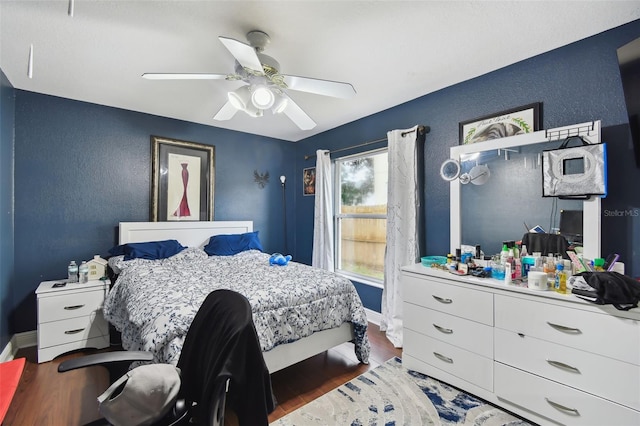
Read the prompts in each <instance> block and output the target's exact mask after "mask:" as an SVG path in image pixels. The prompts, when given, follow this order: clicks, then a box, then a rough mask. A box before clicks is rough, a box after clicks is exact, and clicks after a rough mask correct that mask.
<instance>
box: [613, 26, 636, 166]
mask: <svg viewBox="0 0 640 426" xmlns="http://www.w3.org/2000/svg"><path fill="white" fill-rule="evenodd" d="M617 53H618V65H619V67H620V78H621V80H622V88H623V90H624V99H625V103H626V106H627V114H628V115H629V128H630V130H631V141H632V143H633V152H634V156H635V160H636V166H638V167H640V118H639V117H640V38H637V39H635V40H633V41H632V42H629V43H627V44H625V45H624V46H622V47H620V48H619V49H618V51H617Z"/></svg>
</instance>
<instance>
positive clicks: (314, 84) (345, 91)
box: [283, 75, 356, 99]
mask: <svg viewBox="0 0 640 426" xmlns="http://www.w3.org/2000/svg"><path fill="white" fill-rule="evenodd" d="M283 77H284V82H285V83H286V85H287V87H288V88H289V89H291V90H298V91H300V92H308V93H315V94H316V95H324V96H332V97H334V98H342V99H349V98H352V97H354V96H355V94H356V91H355V89H354V88H353V86H352V85H351V84H349V83H341V82H339V81H330V80H319V79H316V78H307V77H297V76H295V75H284V76H283Z"/></svg>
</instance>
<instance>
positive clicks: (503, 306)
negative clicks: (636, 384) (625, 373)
mask: <svg viewBox="0 0 640 426" xmlns="http://www.w3.org/2000/svg"><path fill="white" fill-rule="evenodd" d="M495 304H496V311H495V321H496V327H497V328H502V329H505V330H509V331H514V332H516V333H522V334H524V335H526V336H532V337H536V338H539V339H542V340H547V341H549V342H554V343H559V344H561V345H565V346H569V347H572V348H575V349H580V350H584V351H588V352H591V353H594V354H599V355H603V356H607V357H610V358H614V359H617V360H620V361H624V362H628V363H631V364H635V365H640V322H638V321H634V320H631V319H625V318H620V317H615V316H613V315H609V314H605V313H603V314H600V313H596V312H590V311H586V310H582V309H576V308H573V307H570V306H557V305H552V304H548V303H541V302H535V301H531V300H523V299H520V298H516V297H509V296H503V295H498V294H496V295H495Z"/></svg>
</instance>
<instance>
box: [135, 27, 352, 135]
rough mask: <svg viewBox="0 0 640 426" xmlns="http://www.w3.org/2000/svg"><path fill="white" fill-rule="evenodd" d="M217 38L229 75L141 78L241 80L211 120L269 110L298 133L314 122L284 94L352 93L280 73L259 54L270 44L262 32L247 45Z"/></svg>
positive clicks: (339, 85) (274, 63) (337, 84)
mask: <svg viewBox="0 0 640 426" xmlns="http://www.w3.org/2000/svg"><path fill="white" fill-rule="evenodd" d="M218 38H219V39H220V41H221V42H222V44H223V45H224V46H225V47H226V48H227V49H228V50H229V52H231V54H232V55H233V57H234V58H235V60H236V63H235V70H234V71H235V72H234V73H233V74H208V73H145V74H142V77H143V78H146V79H149V80H228V81H243V82H244V83H246V84H245V85H243V86H242V87H240V88H239V89H237V90H235V91H232V92H229V93H228V94H227V96H228V100H227V102H226V103H225V104H224V105H223V106H222V108H220V110H219V111H218V112H217V113H216V115H215V116H214V117H213V118H214V119H215V120H229V119H231V118H232V117H233V116H234V115H235V113H236V112H237V111H244V112H245V113H247V114H248V115H250V116H251V117H261V116H262V115H263V114H264V111H265V110H268V109H271V111H272V112H273V113H274V114H279V113H284V114H285V115H286V116H287V117H289V118H290V119H291V121H293V122H294V123H295V124H296V125H297V126H298V127H299V128H300V129H302V130H309V129H313V128H314V127H315V126H316V123H315V122H314V121H313V119H312V118H311V117H309V115H307V113H306V112H304V111H303V110H302V108H300V106H298V104H296V103H295V102H294V101H293V99H291V98H290V97H289V96H288V95H287V93H286V91H287V90H296V91H300V92H308V93H313V94H317V95H324V96H331V97H335V98H342V99H348V98H351V97H353V96H354V95H355V94H356V92H355V90H354V88H353V86H352V85H351V84H349V83H341V82H337V81H329V80H320V79H316V78H308V77H297V76H293V75H286V74H280V64H279V63H278V61H276V60H275V59H274V58H272V57H271V56H268V55H265V54H264V53H262V52H263V51H264V48H265V47H266V46H267V45H268V44H269V43H270V42H271V39H270V38H269V35H268V34H266V33H264V32H262V31H257V30H255V31H250V32H249V33H247V41H248V42H249V44H246V43H243V42H241V41H238V40H234V39H232V38H229V37H223V36H220V37H218Z"/></svg>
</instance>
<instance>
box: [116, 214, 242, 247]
mask: <svg viewBox="0 0 640 426" xmlns="http://www.w3.org/2000/svg"><path fill="white" fill-rule="evenodd" d="M245 232H253V222H252V221H250V220H249V221H218V222H173V221H172V222H120V234H119V237H118V238H119V241H120V244H125V243H143V242H147V241H162V240H178V242H180V244H182V245H183V246H186V247H200V248H203V247H204V246H205V245H206V244H207V243H208V242H209V237H211V236H212V235H220V234H244V233H245Z"/></svg>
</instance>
